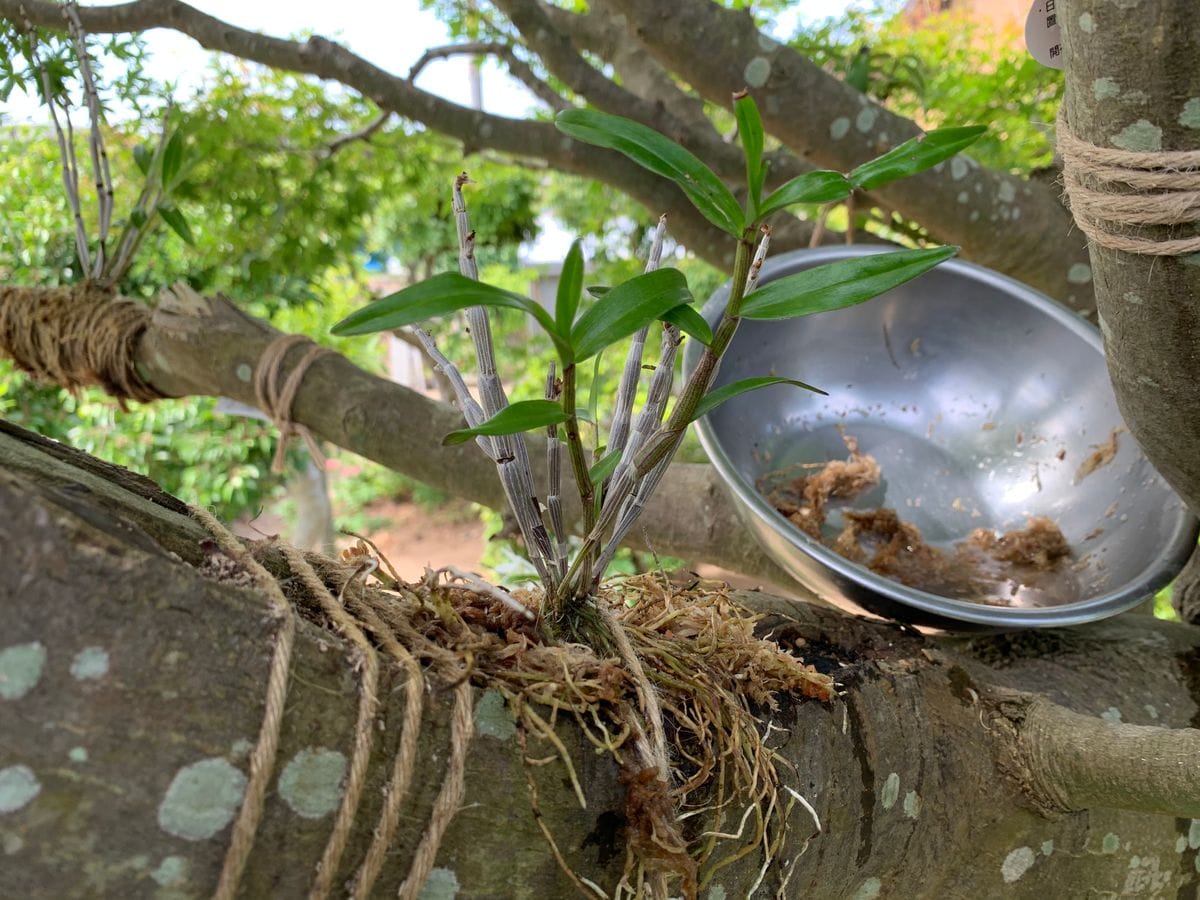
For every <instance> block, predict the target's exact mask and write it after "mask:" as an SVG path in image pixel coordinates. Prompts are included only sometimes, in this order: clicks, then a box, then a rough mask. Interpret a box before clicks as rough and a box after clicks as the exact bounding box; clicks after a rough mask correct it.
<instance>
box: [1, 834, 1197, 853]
mask: <svg viewBox="0 0 1200 900" xmlns="http://www.w3.org/2000/svg"><path fill="white" fill-rule="evenodd" d="M1185 843H1186V841H1185ZM24 846H25V839H24V838H23V837H21V836H20V835H19V834H15V833H13V832H11V831H6V832H4V837H3V838H2V839H0V847H3V848H4V855H5V856H16V855H17V854H18V853H20V852H21V848H22V847H24Z"/></svg>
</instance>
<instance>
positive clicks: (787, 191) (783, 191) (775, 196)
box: [758, 169, 851, 219]
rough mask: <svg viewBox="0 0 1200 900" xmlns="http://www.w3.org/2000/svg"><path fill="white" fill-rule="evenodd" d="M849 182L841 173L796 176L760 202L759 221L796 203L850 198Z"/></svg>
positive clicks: (810, 173) (822, 171) (806, 173)
mask: <svg viewBox="0 0 1200 900" xmlns="http://www.w3.org/2000/svg"><path fill="white" fill-rule="evenodd" d="M850 190H851V186H850V182H849V180H848V179H847V178H846V176H845V175H843V174H842V173H841V172H830V171H827V170H825V169H818V170H817V171H815V172H805V173H804V174H803V175H797V176H796V177H795V178H793V179H792V180H791V181H789V182H787V183H786V184H784V185H783V186H781V187H780V188H779V189H778V190H776V191H774V192H773V193H772V194H771V196H769V197H767V199H766V200H764V201H763V202H762V206H761V208H760V209H759V211H758V217H759V219H765V218H766V217H767V216H769V215H771V214H773V213H777V212H779V210H781V209H786V208H787V207H789V206H794V205H795V204H797V203H834V202H836V201H838V200H845V199H846V198H847V197H849V196H850Z"/></svg>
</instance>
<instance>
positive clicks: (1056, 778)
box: [1010, 695, 1200, 817]
mask: <svg viewBox="0 0 1200 900" xmlns="http://www.w3.org/2000/svg"><path fill="white" fill-rule="evenodd" d="M1010 702H1015V703H1016V705H1017V707H1018V708H1019V710H1020V711H1019V713H1017V717H1018V718H1019V719H1020V725H1019V726H1018V730H1017V752H1018V753H1019V754H1020V756H1021V758H1022V760H1023V761H1024V763H1025V773H1024V774H1025V776H1026V778H1027V779H1028V780H1029V788H1030V789H1031V790H1032V791H1033V793H1034V795H1035V796H1036V797H1037V798H1038V799H1039V800H1040V801H1041V802H1042V803H1043V804H1048V805H1051V806H1052V807H1053V808H1056V809H1058V810H1060V811H1075V810H1081V809H1094V808H1097V807H1106V808H1109V809H1129V810H1136V811H1139V812H1150V813H1160V814H1163V815H1169V816H1193V817H1200V779H1198V778H1197V777H1196V760H1197V759H1200V730H1197V729H1195V728H1155V727H1152V726H1148V725H1126V724H1124V723H1121V722H1109V721H1105V720H1104V719H1101V718H1099V717H1097V716H1088V715H1083V714H1080V713H1078V712H1075V711H1074V710H1070V709H1067V708H1066V707H1063V706H1059V705H1058V704H1057V703H1052V702H1050V701H1049V700H1046V699H1045V698H1044V697H1036V696H1032V695H1031V696H1028V697H1026V698H1024V699H1022V700H1020V701H1010ZM1011 714H1012V713H1010V715H1011Z"/></svg>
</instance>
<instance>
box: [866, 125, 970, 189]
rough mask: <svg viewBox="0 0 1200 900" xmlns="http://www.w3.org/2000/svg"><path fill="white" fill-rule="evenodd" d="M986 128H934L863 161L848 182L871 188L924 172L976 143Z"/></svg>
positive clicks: (964, 126) (966, 126)
mask: <svg viewBox="0 0 1200 900" xmlns="http://www.w3.org/2000/svg"><path fill="white" fill-rule="evenodd" d="M985 131H987V126H986V125H963V126H960V127H957V128H938V129H935V130H933V131H930V132H928V133H927V134H923V135H921V136H920V137H915V138H912V139H911V140H907V141H905V142H904V143H903V144H901V145H900V146H899V147H896V148H895V149H893V150H889V151H888V152H887V153H885V154H883V156H880V157H877V158H876V159H873V160H871V161H870V162H866V163H863V164H862V165H861V166H859V167H858V168H857V169H855V170H854V171H853V172H851V173H850V183H851V184H852V185H854V187H856V188H862V189H863V190H871V189H872V188H877V187H881V186H882V185H885V184H887V183H888V182H890V181H895V180H896V179H898V178H907V177H909V176H910V175H916V174H917V173H918V172H924V171H925V170H926V169H929V168H932V167H933V166H936V165H937V164H938V163H940V162H942V161H943V160H947V159H949V158H950V157H952V156H954V155H955V154H956V153H958V152H959V151H961V150H964V149H966V148H967V147H969V146H970V145H971V144H973V143H975V141H976V140H978V139H979V136H980V135H981V134H983V133H984V132H985Z"/></svg>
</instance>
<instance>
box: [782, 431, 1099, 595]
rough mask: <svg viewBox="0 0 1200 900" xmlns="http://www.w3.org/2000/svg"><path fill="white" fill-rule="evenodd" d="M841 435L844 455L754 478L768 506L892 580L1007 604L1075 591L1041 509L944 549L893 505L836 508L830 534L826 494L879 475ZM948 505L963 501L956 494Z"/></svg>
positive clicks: (848, 490)
mask: <svg viewBox="0 0 1200 900" xmlns="http://www.w3.org/2000/svg"><path fill="white" fill-rule="evenodd" d="M843 440H844V441H845V442H846V447H847V449H848V450H849V451H850V456H849V458H848V459H845V460H831V461H830V462H827V463H823V464H806V465H805V466H803V468H806V469H808V470H809V471H808V472H806V473H805V474H803V475H800V476H798V477H793V478H791V479H790V480H787V481H785V482H784V483H782V484H779V485H777V486H775V487H773V488H771V489H770V490H766V481H767V479H764V481H763V482H760V484H759V489H760V491H762V492H763V493H765V494H766V497H767V499H768V501H769V502H770V503H771V504H772V506H774V507H775V509H777V510H778V511H779V512H780V513H782V514H783V515H785V516H787V518H788V520H789V521H790V522H792V523H793V524H794V525H796V527H797V528H799V529H800V530H801V531H803V532H804V533H805V534H807V535H808V536H809V537H811V538H813V539H814V540H817V541H820V542H821V543H822V544H824V545H825V546H827V547H829V548H830V549H832V550H833V551H834V552H835V553H837V554H839V555H840V556H843V557H845V558H846V559H849V560H851V561H852V562H856V563H859V564H861V565H864V566H866V567H867V568H869V569H870V570H871V571H873V572H877V573H879V574H880V575H884V576H885V577H887V578H890V579H892V580H893V581H897V582H899V583H901V584H904V585H906V586H908V587H912V588H917V589H918V590H923V591H928V592H930V593H933V594H938V595H939V596H943V597H950V598H954V599H959V600H970V601H973V602H977V603H989V604H996V603H999V604H1005V605H1007V604H1011V603H1014V602H1018V598H1019V602H1021V603H1022V604H1030V605H1032V604H1038V605H1043V604H1045V603H1062V602H1067V601H1069V600H1071V599H1074V596H1073V593H1074V592H1076V591H1077V586H1076V585H1075V584H1074V582H1072V581H1070V580H1069V579H1068V578H1067V577H1066V572H1067V570H1066V568H1064V566H1063V565H1062V563H1063V562H1064V561H1065V560H1069V559H1070V554H1071V548H1070V546H1069V545H1068V543H1067V540H1066V538H1065V537H1064V536H1063V534H1062V532H1061V531H1060V530H1059V528H1058V526H1057V525H1055V523H1054V522H1052V521H1051V520H1049V519H1047V518H1045V517H1042V516H1034V517H1032V518H1030V519H1029V521H1028V522H1027V524H1026V526H1025V527H1024V528H1020V529H1013V530H1011V531H1008V532H1006V533H1004V534H997V533H996V532H994V531H992V530H990V529H987V528H977V529H975V530H974V531H972V532H971V533H970V535H969V536H968V537H967V538H966V540H963V541H960V542H959V543H957V544H955V545H954V546H953V547H950V548H947V549H942V548H939V547H934V546H932V545H930V544H928V543H927V542H926V541H925V539H924V537H923V536H922V534H921V531H920V529H918V528H917V527H916V526H915V525H913V524H911V523H909V522H905V521H904V520H903V519H901V518H900V516H899V515H898V514H897V512H896V511H895V510H894V509H888V508H885V507H880V508H877V509H870V510H855V509H841V510H840V512H841V516H842V527H841V530H840V531H839V532H838V533H837V534H836V535H835V536H832V537H831V536H830V535H829V534H828V532H827V531H826V530H825V529H824V528H823V526H825V525H826V522H827V519H828V517H829V515H830V508H829V502H830V501H831V500H833V499H838V500H852V499H854V498H855V497H856V496H858V495H860V494H861V493H862V492H864V491H866V490H868V489H869V488H871V487H874V486H875V485H876V484H878V483H879V479H880V475H881V473H880V468H879V464H878V463H877V462H876V460H875V459H874V458H873V457H871V456H870V455H869V454H864V453H862V452H861V451H860V449H859V445H858V442H857V441H856V440H855V439H854V438H853V437H851V436H849V435H843ZM1114 440H1115V437H1114ZM779 475H786V473H777V474H776V476H775V477H779ZM951 507H952V508H953V509H955V510H957V511H959V512H962V511H965V509H966V506H965V504H964V503H963V502H962V498H961V497H956V498H955V500H954V502H953V503H952V504H951Z"/></svg>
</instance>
